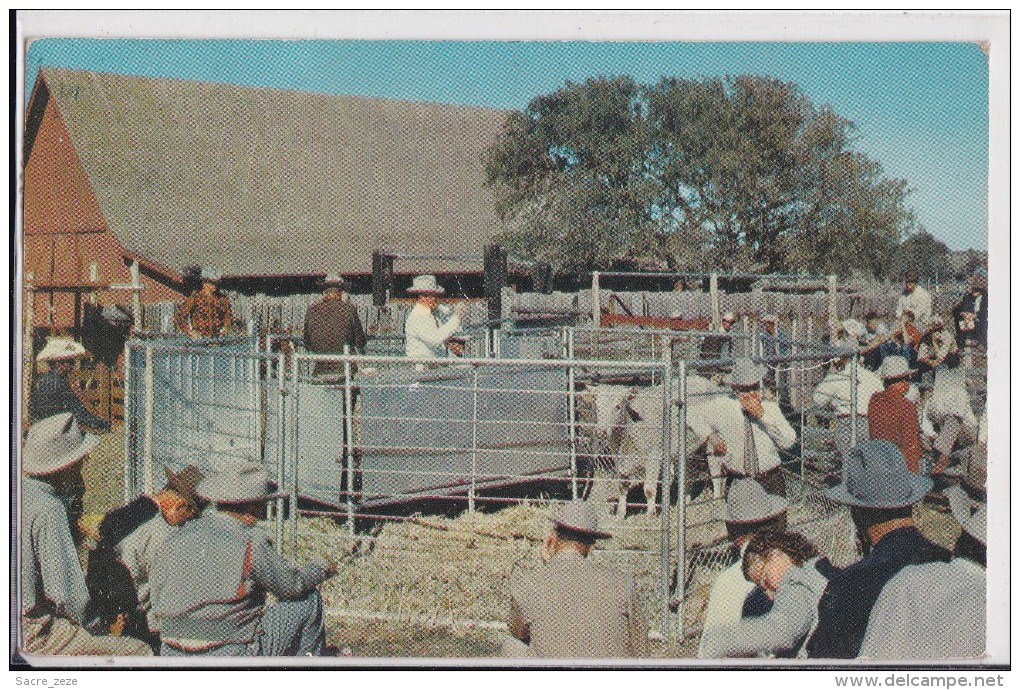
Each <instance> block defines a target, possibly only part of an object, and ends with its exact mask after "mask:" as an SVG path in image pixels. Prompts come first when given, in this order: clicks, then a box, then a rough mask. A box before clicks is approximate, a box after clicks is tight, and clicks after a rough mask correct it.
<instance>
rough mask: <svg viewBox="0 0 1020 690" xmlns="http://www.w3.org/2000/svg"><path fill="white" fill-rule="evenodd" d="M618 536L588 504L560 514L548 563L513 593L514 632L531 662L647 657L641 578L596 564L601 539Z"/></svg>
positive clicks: (548, 544)
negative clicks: (593, 556)
mask: <svg viewBox="0 0 1020 690" xmlns="http://www.w3.org/2000/svg"><path fill="white" fill-rule="evenodd" d="M610 536H611V535H610V534H608V533H607V532H603V531H601V530H599V528H598V520H597V517H596V515H595V508H594V506H591V505H589V504H588V503H587V502H585V501H580V500H576V501H572V502H570V503H567V504H566V505H565V506H564V507H563V508H562V509H561V510H560V512H559V514H558V515H557V516H556V519H555V520H554V525H553V529H552V531H551V532H550V533H549V535H548V536H547V537H546V538H545V542H544V543H543V545H542V561H543V563H544V565H540V566H539V567H538V569H537V570H534V571H532V572H531V573H529V574H528V575H526V576H525V577H523V578H521V579H519V580H517V581H515V582H514V584H513V585H512V587H511V589H510V623H509V625H510V634H511V635H513V636H514V637H515V638H517V639H518V640H520V641H521V642H523V643H525V644H527V645H529V651H530V655H531V656H537V657H543V658H571V659H578V658H592V657H600V658H601V657H609V658H618V659H619V658H633V657H642V656H647V654H648V633H647V630H646V628H645V624H644V622H643V620H642V619H641V616H640V613H639V612H638V610H637V605H636V601H635V597H634V582H633V580H632V579H631V578H630V577H628V576H626V575H624V574H622V573H620V572H618V571H616V570H615V569H613V568H610V567H608V566H605V565H602V564H600V563H593V562H592V561H591V560H590V559H589V558H588V555H589V554H590V553H591V551H592V550H593V549H594V548H595V542H596V540H599V539H609V538H610Z"/></svg>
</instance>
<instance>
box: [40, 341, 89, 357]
mask: <svg viewBox="0 0 1020 690" xmlns="http://www.w3.org/2000/svg"><path fill="white" fill-rule="evenodd" d="M85 354H86V352H85V348H84V347H82V345H81V343H79V342H77V341H75V340H72V339H71V338H47V339H46V346H45V347H44V348H43V349H42V352H40V353H39V354H38V355H37V356H36V358H35V361H37V362H44V361H54V360H59V359H74V358H75V357H83V356H84V355H85Z"/></svg>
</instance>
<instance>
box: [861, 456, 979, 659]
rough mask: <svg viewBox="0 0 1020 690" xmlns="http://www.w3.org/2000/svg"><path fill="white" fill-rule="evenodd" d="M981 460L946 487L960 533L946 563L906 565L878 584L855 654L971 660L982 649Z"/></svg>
mask: <svg viewBox="0 0 1020 690" xmlns="http://www.w3.org/2000/svg"><path fill="white" fill-rule="evenodd" d="M985 479H986V468H985V459H984V457H983V456H981V455H980V454H975V456H973V457H972V462H970V463H968V466H967V471H966V475H965V477H964V480H963V482H962V483H961V484H960V485H957V486H953V487H951V488H949V489H948V490H947V491H946V494H947V495H948V496H949V505H950V509H951V512H952V514H953V517H954V518H956V520H957V522H959V523H960V527H961V530H960V537H959V539H957V541H956V547H955V548H954V549H953V552H954V553H953V556H954V557H953V560H952V561H950V562H949V563H942V562H936V563H925V564H922V565H910V566H907V567H905V568H903V570H901V571H900V572H899V573H898V574H897V575H896V576H895V577H893V578H892V579H891V580H889V582H888V584H886V586H885V587H884V588H882V594H881V595H880V596H879V597H878V600H877V601H876V602H875V607H874V609H873V610H872V612H871V617H870V618H869V620H868V630H867V633H866V634H865V636H864V642H863V643H862V644H861V652H860V657H861V658H871V659H897V660H899V661H909V660H915V659H932V660H934V659H938V660H943V661H948V660H951V659H976V658H978V657H980V656H981V655H982V654H984V652H985V649H986V642H987V640H986V638H985V634H986V630H985V628H986V618H987V616H986V613H985V608H986V601H985V595H986V591H987V575H986V573H985V567H986V560H987V559H986V550H985V545H986V543H987V536H986V535H987V509H986V506H985Z"/></svg>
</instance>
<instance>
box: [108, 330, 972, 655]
mask: <svg viewBox="0 0 1020 690" xmlns="http://www.w3.org/2000/svg"><path fill="white" fill-rule="evenodd" d="M716 335H718V334H717V333H710V332H699V333H695V332H684V333H677V332H665V333H663V332H651V333H648V332H642V331H634V332H630V331H623V332H621V331H615V332H612V333H604V332H602V331H601V330H600V329H573V328H548V329H540V328H539V329H527V330H517V329H504V330H501V331H498V332H496V333H493V334H491V335H489V336H486V337H485V338H483V339H480V342H482V343H483V348H482V349H483V352H481V353H480V354H482V355H483V356H478V357H466V358H461V359H444V360H430V361H418V360H410V359H407V358H403V357H399V356H394V355H392V354H389V353H391V352H393V351H398V348H395V347H393V346H392V344H390V343H387V344H386V345H385V346H383V345H380V348H381V349H380V350H378V352H381V353H384V354H366V355H351V354H343V355H323V354H313V353H308V352H305V351H303V349H302V348H301V347H300V341H296V340H295V339H293V338H291V339H289V340H287V341H286V342H288V343H289V344H290V345H291V349H289V350H285V349H282V348H276V349H275V350H274V347H273V345H272V342H271V341H267V342H262V343H260V342H258V341H257V340H256V339H255V338H236V339H232V340H218V341H215V342H205V341H191V340H186V339H177V338H150V339H141V340H133V341H131V342H129V344H128V346H127V355H128V356H127V362H128V366H127V371H126V381H127V394H126V396H125V397H126V401H127V402H126V407H127V410H128V415H127V435H126V448H125V450H126V461H125V479H126V481H125V485H126V492H127V493H129V497H133V496H134V495H135V494H137V493H138V492H140V491H144V490H151V488H152V487H153V486H154V483H158V482H160V481H161V478H160V477H158V476H157V474H158V471H159V468H160V466H161V465H166V466H168V467H170V468H171V469H175V470H179V469H180V468H181V467H183V466H184V465H186V464H189V463H194V464H197V465H199V467H200V468H201V469H203V470H210V469H215V467H214V466H212V465H210V464H209V463H208V462H207V461H206V459H205V458H206V452H207V451H208V450H210V449H220V450H221V451H223V449H225V456H224V453H223V452H221V453H220V455H219V456H218V457H220V458H221V459H222V458H223V457H228V458H229V457H230V456H231V455H233V456H234V457H238V458H240V457H242V456H244V457H250V458H252V459H254V460H256V461H259V462H261V463H263V464H264V465H265V466H266V469H267V470H268V471H269V474H270V477H271V478H272V481H273V482H274V483H275V484H276V485H277V487H278V488H279V490H280V491H281V492H283V493H284V494H286V497H285V498H280V499H278V501H277V502H275V503H274V504H272V505H271V506H270V510H269V512H268V513H267V526H268V527H269V528H270V531H271V532H273V533H274V534H275V541H276V544H277V547H278V548H281V549H283V550H285V551H286V552H287V553H288V555H290V556H292V557H295V558H297V559H298V560H303V559H305V558H309V557H311V556H312V555H315V554H322V553H324V552H327V551H328V552H332V553H334V554H345V555H346V556H347V558H346V560H345V561H344V563H343V566H342V568H341V572H340V574H339V576H338V577H336V578H334V579H333V580H331V581H330V582H329V583H327V584H325V585H324V589H323V594H324V596H325V597H326V601H327V604H328V606H329V607H330V609H331V611H333V612H334V613H341V612H342V613H345V614H351V613H355V614H358V615H364V616H374V617H378V618H388V619H392V620H398V621H405V622H409V623H410V622H413V623H415V624H424V625H447V624H452V623H463V624H469V625H473V626H483V627H484V626H488V627H490V628H492V629H498V628H499V626H500V625H501V622H502V621H504V620H505V616H506V612H507V607H508V599H507V596H508V591H509V586H508V583H509V581H510V580H511V579H512V578H514V577H516V576H517V575H518V574H520V573H522V572H525V571H527V570H529V569H531V568H534V567H537V564H538V563H539V562H540V560H539V559H538V550H539V547H540V544H541V541H542V539H543V538H544V536H545V534H546V533H547V532H548V530H549V528H550V526H551V522H550V516H551V515H552V514H553V512H554V511H555V510H556V507H557V506H558V505H560V504H561V503H562V502H563V501H566V500H570V499H571V498H573V497H584V498H587V499H588V500H591V501H595V502H596V505H597V507H598V511H599V517H600V524H603V525H604V526H607V527H608V530H609V531H610V533H611V534H612V539H610V540H608V542H607V543H606V544H605V545H604V548H601V549H599V550H598V551H596V552H595V555H594V556H593V557H595V558H598V559H601V560H603V561H605V562H608V563H612V564H614V565H616V566H617V567H619V568H620V569H622V570H624V571H625V572H628V573H629V574H631V575H632V576H633V578H634V580H635V583H636V586H637V588H638V593H639V599H640V606H641V611H642V614H643V615H644V617H645V619H646V620H647V621H648V622H649V624H650V626H651V628H652V629H653V630H654V631H655V632H657V633H659V634H661V635H663V636H669V637H674V638H675V637H677V636H679V637H680V638H683V637H684V636H685V635H687V636H689V635H690V634H693V633H695V632H696V631H697V630H698V629H699V628H700V624H701V618H702V615H703V611H704V605H705V602H706V600H707V594H708V589H709V587H710V586H711V582H712V580H713V579H714V576H715V574H717V573H718V572H719V571H720V570H721V569H722V568H724V567H726V566H727V565H729V564H731V563H732V562H734V561H735V559H736V558H737V553H736V552H735V551H734V550H733V549H732V547H731V545H730V543H729V542H728V541H727V540H726V537H725V527H724V522H723V518H724V514H725V505H724V496H725V478H724V477H723V476H722V474H723V473H722V470H721V468H722V467H723V466H724V465H726V464H727V461H726V458H724V457H720V456H714V455H713V453H714V450H713V449H712V448H711V444H707V443H705V442H704V439H703V438H701V436H700V435H699V434H698V433H696V430H695V428H694V427H696V426H697V425H696V424H694V423H693V422H692V419H691V416H692V415H695V414H697V413H698V411H699V409H702V408H703V407H704V406H706V405H707V403H709V402H710V401H711V400H714V399H720V398H722V399H730V400H732V393H731V391H730V389H729V387H728V386H727V385H725V383H724V382H725V378H724V377H725V371H726V369H727V366H728V365H729V364H731V363H732V359H731V358H732V356H734V355H736V354H739V353H741V352H742V351H744V350H742V348H746V351H747V352H749V353H751V354H754V355H756V356H757V357H758V361H760V362H762V363H763V364H765V366H766V367H767V371H768V374H767V375H766V376H765V378H764V380H763V383H762V384H761V389H762V398H763V399H764V400H767V401H770V402H773V403H775V404H776V405H777V406H778V408H779V409H780V410H781V412H782V414H783V417H784V418H785V419H786V420H787V422H788V423H789V424H790V426H791V429H792V431H793V434H794V436H795V439H794V441H793V443H791V444H789V445H788V446H784V447H781V448H777V449H776V450H777V454H778V457H779V467H780V470H781V475H782V477H783V481H784V485H785V490H786V495H787V500H788V501H789V503H790V509H789V525H790V528H791V529H794V530H796V531H801V532H803V533H804V534H805V535H806V536H808V537H809V538H810V539H812V541H814V542H815V544H816V545H817V546H818V547H819V549H820V551H821V552H822V553H823V554H825V555H827V556H829V557H830V559H831V560H833V562H834V563H837V564H840V563H844V564H845V563H849V562H851V561H852V560H854V559H855V557H856V545H855V543H854V539H853V531H852V527H851V525H850V522H849V518H848V515H847V513H846V511H844V510H843V509H841V508H839V507H838V506H836V505H834V504H832V503H831V502H829V501H828V500H827V499H826V498H825V496H824V490H825V489H826V488H827V487H829V486H832V485H833V484H834V483H836V482H838V481H839V478H840V474H841V462H840V448H841V447H844V448H845V447H846V445H845V444H846V443H847V441H846V440H845V438H844V439H842V440H841V433H843V432H844V431H845V430H846V428H847V424H848V421H847V420H849V429H850V433H851V436H852V435H853V434H856V435H857V436H858V437H859V436H860V434H861V432H862V431H864V432H865V433H866V423H867V422H866V420H865V419H863V418H862V417H861V416H860V415H861V414H862V413H863V412H864V411H866V410H862V409H861V403H860V401H859V399H860V397H861V396H862V395H863V393H862V392H861V390H862V389H863V386H861V379H862V378H864V377H865V376H866V375H865V374H864V373H863V372H861V371H859V369H858V365H857V363H856V361H854V360H852V359H850V360H849V363H845V362H846V361H847V357H846V356H847V354H848V353H846V352H843V351H838V350H832V349H829V348H828V347H827V346H825V345H824V344H819V343H798V342H791V343H789V351H788V352H780V353H777V354H772V355H770V356H766V357H761V354H762V351H761V348H760V341H757V342H756V341H755V340H754V339H751V338H743V339H741V338H734V339H733V341H732V342H733V343H734V347H733V349H732V350H730V351H729V353H725V352H724V353H722V354H723V355H724V356H715V355H716V354H719V353H716V352H715V351H714V350H707V351H710V352H712V355H713V356H712V357H711V358H699V355H701V354H702V353H704V352H706V341H708V340H709V339H710V338H712V337H714V336H716ZM756 348H757V349H756ZM373 351H374V350H373V349H372V348H369V352H373ZM726 354H729V357H726V356H725V355H726ZM497 355H498V356H497ZM322 364H328V365H330V366H328V367H326V368H327V369H328V370H329V371H330V375H329V376H323V375H322V374H321V369H322V367H320V366H319V365H322ZM975 374H979V372H975ZM826 377H830V378H831V379H833V380H836V381H837V382H838V383H839V386H837V388H838V390H837V391H836V392H833V393H831V394H830V395H829V396H828V398H823V399H821V401H820V400H819V398H818V396H816V389H818V385H819V383H821V382H822V381H823V379H826ZM826 380H828V379H826ZM839 391H843V392H839ZM822 403H824V404H822ZM844 436H845V434H844ZM841 443H842V444H843V445H842V446H841ZM731 445H732V444H731ZM729 465H730V466H731V467H732V466H733V465H734V463H732V462H730V463H729Z"/></svg>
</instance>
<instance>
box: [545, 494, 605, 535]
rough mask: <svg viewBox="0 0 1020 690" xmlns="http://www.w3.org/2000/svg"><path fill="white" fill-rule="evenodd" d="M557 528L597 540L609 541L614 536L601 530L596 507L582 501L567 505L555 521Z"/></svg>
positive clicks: (571, 502) (561, 509)
mask: <svg viewBox="0 0 1020 690" xmlns="http://www.w3.org/2000/svg"><path fill="white" fill-rule="evenodd" d="M553 523H554V524H555V525H556V526H557V527H563V528H564V529H569V530H571V531H573V532H580V533H582V534H586V535H588V536H591V537H594V538H595V539H609V538H610V537H612V536H613V535H611V534H609V532H603V531H602V530H600V529H599V521H598V516H597V515H596V514H595V507H594V506H593V505H591V504H589V503H588V502H587V501H582V500H580V499H578V500H574V501H570V502H569V503H567V504H565V505H564V506H563V507H562V508H560V511H559V512H558V513H557V514H556V517H555V518H554V519H553Z"/></svg>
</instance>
